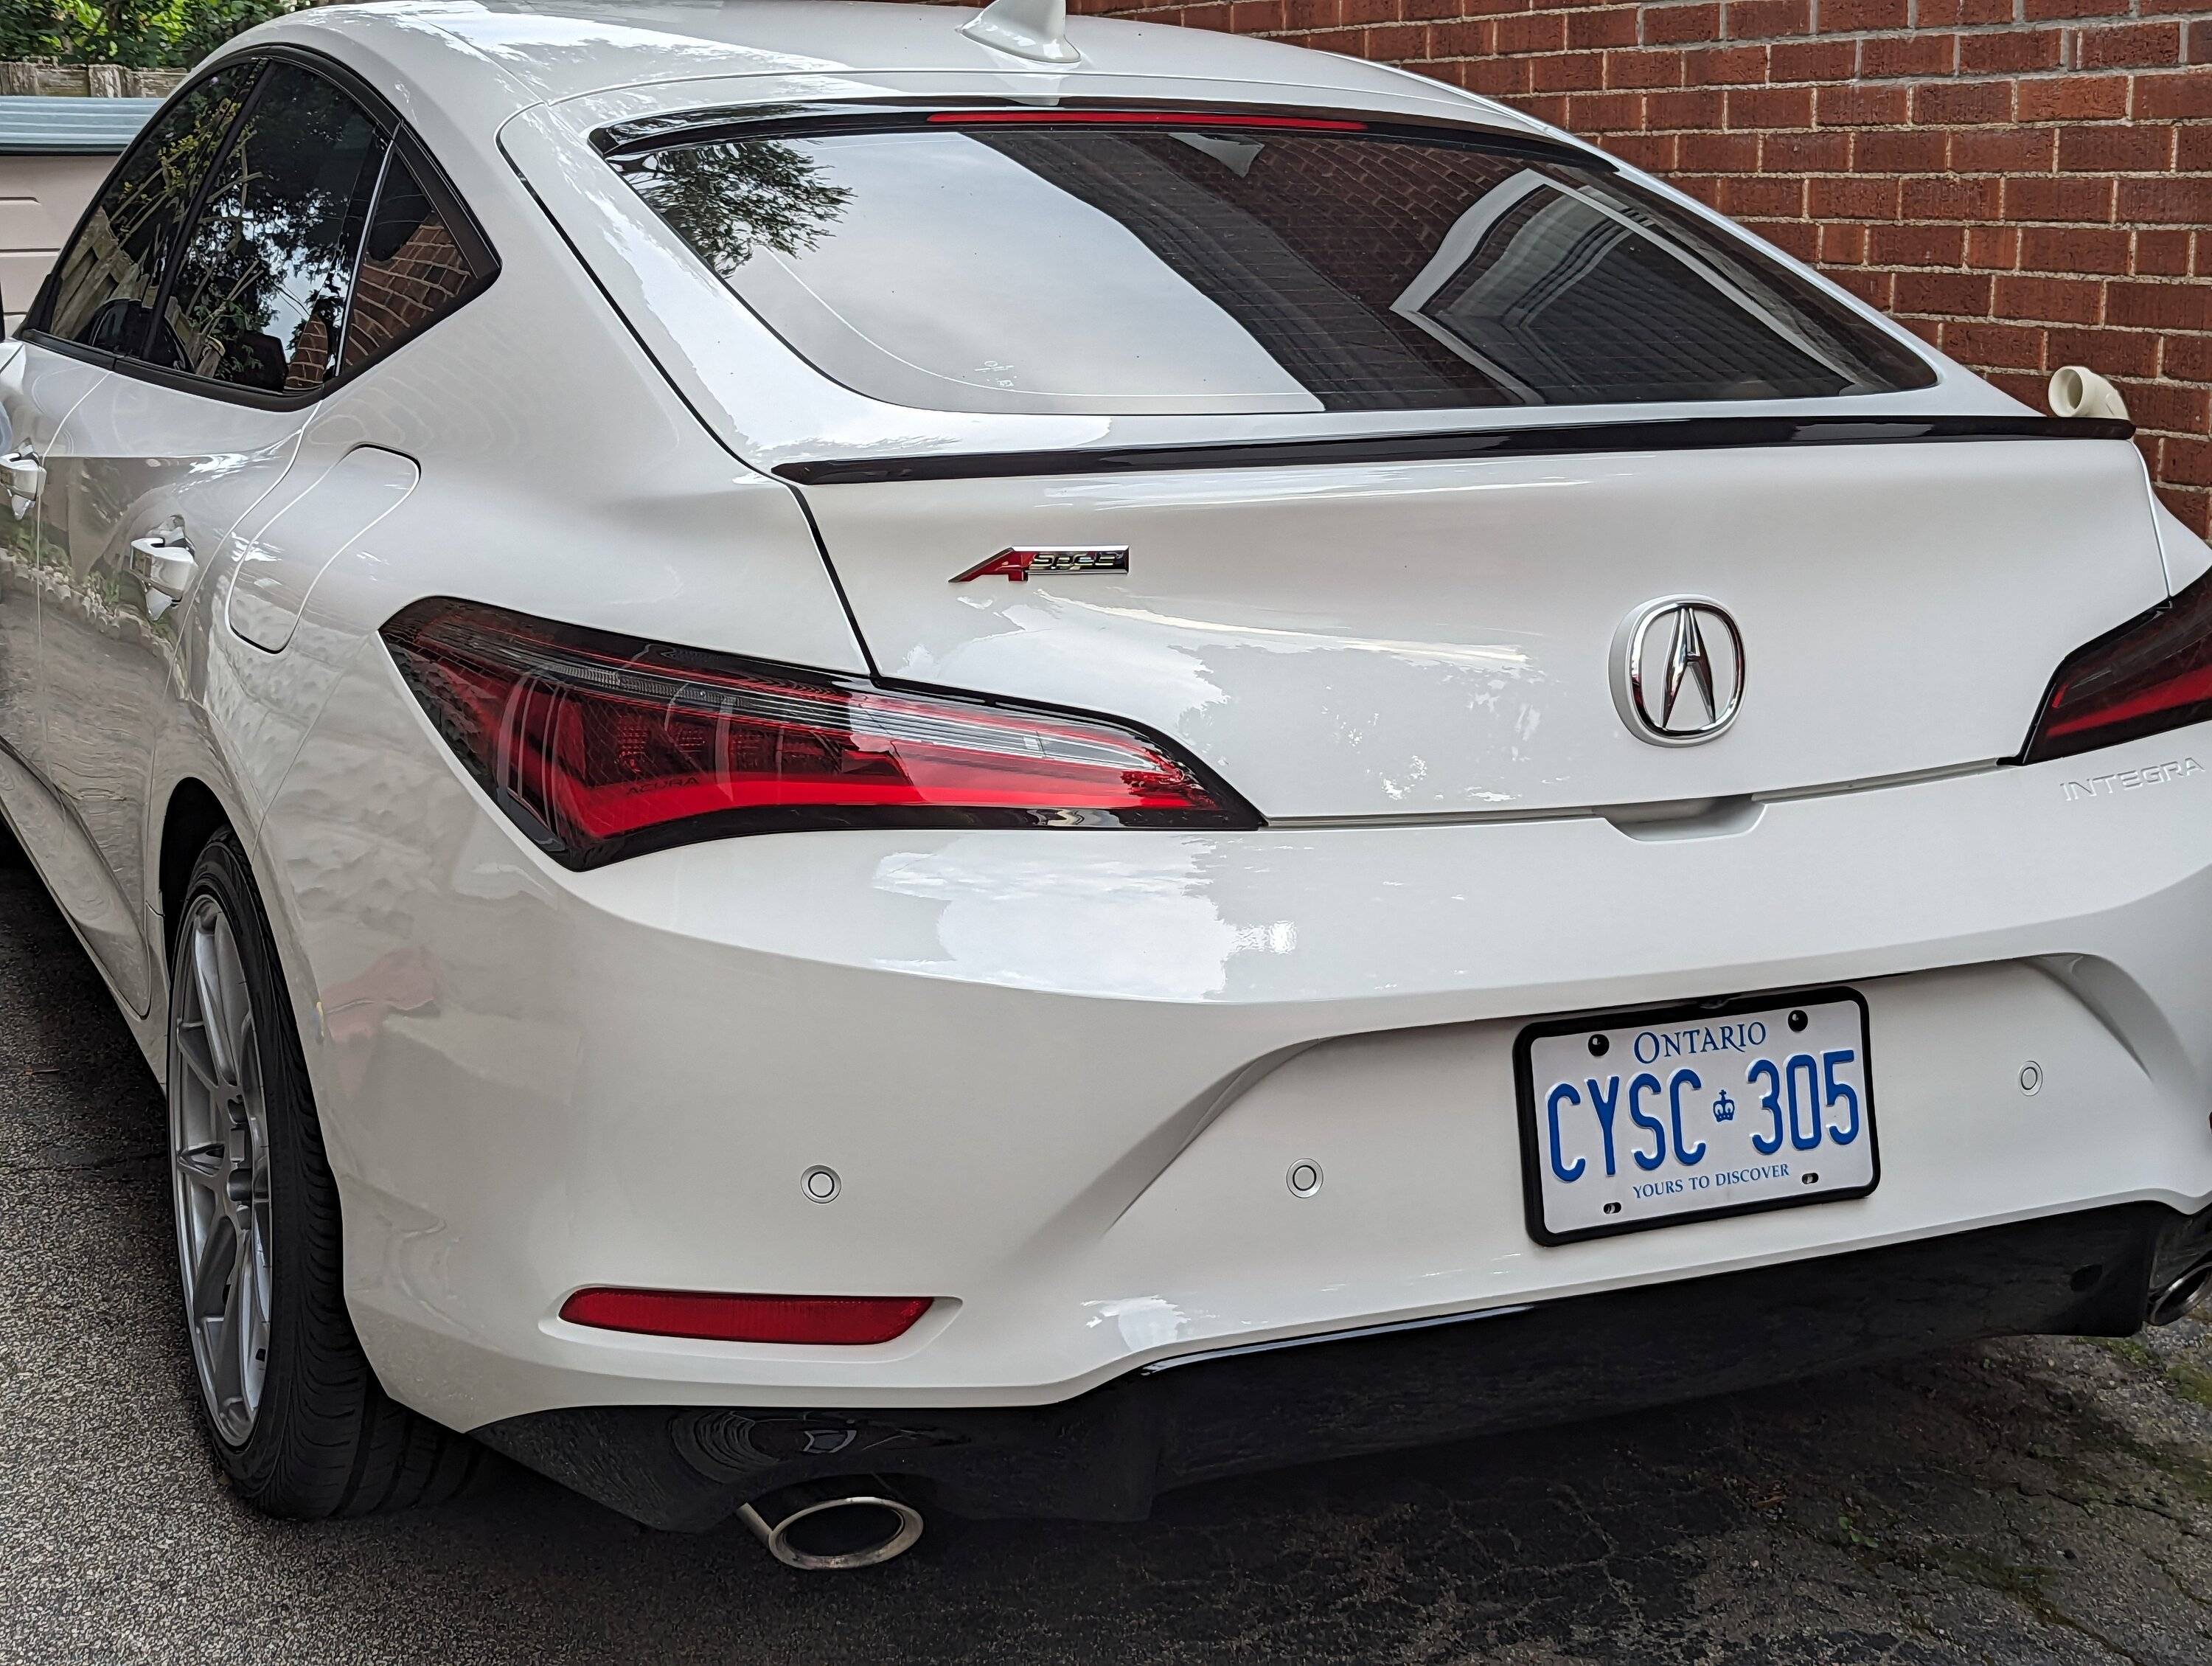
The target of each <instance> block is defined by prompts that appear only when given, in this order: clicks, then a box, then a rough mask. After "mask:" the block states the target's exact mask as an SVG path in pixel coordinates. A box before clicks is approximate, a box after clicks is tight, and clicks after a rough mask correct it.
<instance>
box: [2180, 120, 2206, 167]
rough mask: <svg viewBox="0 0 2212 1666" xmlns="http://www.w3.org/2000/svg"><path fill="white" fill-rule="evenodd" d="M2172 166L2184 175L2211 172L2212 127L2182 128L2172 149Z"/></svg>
mask: <svg viewBox="0 0 2212 1666" xmlns="http://www.w3.org/2000/svg"><path fill="white" fill-rule="evenodd" d="M2173 165H2174V167H2176V168H2177V169H2179V171H2180V172H2182V173H2204V172H2206V171H2207V170H2212V127H2184V128H2182V129H2180V130H2179V137H2178V138H2177V140H2176V142H2175V144H2174V149H2173Z"/></svg>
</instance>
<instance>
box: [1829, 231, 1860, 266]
mask: <svg viewBox="0 0 2212 1666" xmlns="http://www.w3.org/2000/svg"><path fill="white" fill-rule="evenodd" d="M1866 252H1867V228H1866V227H1864V226H1844V225H1835V224H1828V225H1824V226H1822V227H1821V228H1820V260H1821V261H1822V262H1823V263H1824V264H1830V265H1838V266H1856V265H1857V264H1859V263H1860V262H1861V261H1863V260H1864V259H1865V258H1866Z"/></svg>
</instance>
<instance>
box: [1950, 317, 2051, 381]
mask: <svg viewBox="0 0 2212 1666" xmlns="http://www.w3.org/2000/svg"><path fill="white" fill-rule="evenodd" d="M1943 350H1944V351H1945V352H1946V353H1948V354H1949V355H1950V356H1952V357H1953V358H1955V359H1961V360H1964V361H1965V362H1966V363H1968V364H1971V365H1974V366H1977V367H1980V368H2008V369H2015V370H2040V369H2042V368H2043V331H2040V330H2038V329H2036V328H2035V327H2034V326H2033V325H2026V324H1984V323H1982V322H1980V321H1978V320H1977V321H1973V322H1966V321H1960V322H1958V323H1952V324H1946V325H1944V326H1943Z"/></svg>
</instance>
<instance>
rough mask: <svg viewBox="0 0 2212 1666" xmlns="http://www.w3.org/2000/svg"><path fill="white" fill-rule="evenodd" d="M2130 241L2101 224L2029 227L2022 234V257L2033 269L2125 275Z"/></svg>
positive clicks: (2127, 235) (2125, 234)
mask: <svg viewBox="0 0 2212 1666" xmlns="http://www.w3.org/2000/svg"><path fill="white" fill-rule="evenodd" d="M2020 246H2021V261H2022V262H2023V263H2024V264H2026V265H2027V267H2028V268H2029V269H2030V270H2031V271H2043V272H2117V273H2122V274H2124V273H2125V272H2126V271H2127V270H2128V256H2129V247H2130V237H2129V234H2127V233H2126V232H2124V231H2118V230H2108V229H2106V228H2104V227H2102V226H2095V227H2092V226H2030V227H2028V228H2026V229H2025V230H2023V231H2022V232H2021V245H2020Z"/></svg>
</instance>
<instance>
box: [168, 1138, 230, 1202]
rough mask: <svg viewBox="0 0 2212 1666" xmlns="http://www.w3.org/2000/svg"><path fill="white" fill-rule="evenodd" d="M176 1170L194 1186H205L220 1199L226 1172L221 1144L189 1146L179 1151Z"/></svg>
mask: <svg viewBox="0 0 2212 1666" xmlns="http://www.w3.org/2000/svg"><path fill="white" fill-rule="evenodd" d="M177 1172H178V1173H179V1174H180V1175H183V1176H184V1177H185V1178H186V1179H187V1180H189V1181H191V1183H192V1184H194V1185H195V1186H204V1187H205V1188H206V1189H208V1190H209V1191H211V1192H213V1193H215V1194H216V1196H217V1198H218V1199H220V1198H221V1197H222V1183H223V1177H224V1175H225V1173H226V1172H227V1170H226V1167H225V1164H224V1162H223V1149H222V1145H221V1144H220V1143H218V1144H216V1145H210V1146H187V1147H186V1148H185V1150H183V1151H180V1152H178V1153H177Z"/></svg>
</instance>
